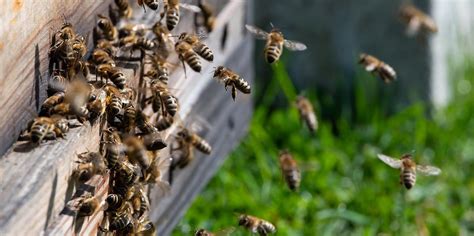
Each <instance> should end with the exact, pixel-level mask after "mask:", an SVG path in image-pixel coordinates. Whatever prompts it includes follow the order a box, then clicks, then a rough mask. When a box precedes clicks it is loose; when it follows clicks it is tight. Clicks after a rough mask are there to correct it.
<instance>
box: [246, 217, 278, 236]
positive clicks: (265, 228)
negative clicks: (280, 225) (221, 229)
mask: <svg viewBox="0 0 474 236" xmlns="http://www.w3.org/2000/svg"><path fill="white" fill-rule="evenodd" d="M239 226H243V227H244V228H246V229H248V230H250V231H251V232H252V233H258V234H259V235H262V236H264V235H268V234H273V233H275V232H276V228H275V226H274V225H273V224H272V223H270V222H268V221H266V220H263V219H260V218H258V217H255V216H250V215H240V217H239Z"/></svg>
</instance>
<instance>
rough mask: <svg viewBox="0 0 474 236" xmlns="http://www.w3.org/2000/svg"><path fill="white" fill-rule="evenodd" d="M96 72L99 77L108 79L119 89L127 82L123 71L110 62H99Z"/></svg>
mask: <svg viewBox="0 0 474 236" xmlns="http://www.w3.org/2000/svg"><path fill="white" fill-rule="evenodd" d="M97 73H98V74H99V75H100V77H101V78H106V79H110V80H111V81H112V83H114V84H115V86H117V88H119V89H124V88H125V85H126V84H127V78H125V75H124V74H123V72H122V71H121V70H120V69H119V68H117V67H114V66H112V65H110V64H100V65H99V66H97Z"/></svg>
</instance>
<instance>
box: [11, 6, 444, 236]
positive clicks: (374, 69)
mask: <svg viewBox="0 0 474 236" xmlns="http://www.w3.org/2000/svg"><path fill="white" fill-rule="evenodd" d="M114 2H115V4H114V5H112V6H111V7H110V14H109V17H107V16H104V15H98V17H97V24H96V26H95V27H94V30H93V41H94V48H93V50H92V52H90V53H89V50H88V45H87V41H88V37H83V36H82V35H79V34H77V33H76V32H75V30H74V27H73V26H72V25H71V24H70V23H67V22H65V23H64V24H63V26H62V27H61V29H59V30H57V31H56V32H55V33H54V35H53V37H52V45H51V48H50V52H49V53H50V58H51V61H52V64H53V65H54V67H53V71H52V72H51V77H50V82H49V84H48V94H49V97H48V98H47V99H46V100H45V102H44V103H43V105H42V107H41V110H40V112H39V116H38V117H37V118H35V119H34V120H33V121H32V122H31V123H30V124H29V127H28V129H27V130H25V132H24V133H23V134H21V135H20V139H23V140H28V141H29V142H31V143H33V144H35V145H40V144H41V143H42V142H43V141H45V140H54V139H57V138H62V137H65V135H66V133H67V132H68V130H69V128H70V127H74V122H72V121H73V120H77V121H78V122H79V123H84V122H90V123H91V124H92V123H94V122H96V121H99V122H100V127H101V129H102V130H101V137H100V148H99V150H97V151H95V152H85V153H81V154H79V155H78V159H77V168H76V169H75V170H74V172H73V176H74V178H75V179H77V180H78V181H79V182H81V183H84V182H86V181H88V180H90V179H91V178H92V177H93V176H95V175H105V174H107V173H108V174H109V176H110V178H109V179H110V180H109V181H110V182H109V194H108V196H107V197H106V199H105V201H103V202H100V201H99V199H98V197H96V196H94V195H93V194H92V193H86V194H83V195H82V196H80V197H79V198H77V199H75V201H74V206H73V208H74V209H75V210H76V211H77V216H79V217H87V216H91V215H93V214H95V213H96V212H97V211H104V212H105V217H104V219H105V223H104V224H102V225H101V227H100V230H101V231H104V232H110V233H115V234H118V235H127V234H143V235H153V234H155V230H156V228H155V226H154V224H153V223H152V222H151V221H150V220H149V218H148V213H149V211H150V203H149V200H148V196H147V194H146V190H147V186H148V185H151V184H153V185H157V186H158V187H159V188H160V189H161V190H162V191H163V192H167V191H169V189H170V184H169V182H167V181H165V180H164V178H163V175H164V173H165V172H166V171H168V172H169V173H170V177H169V178H168V180H169V181H171V179H172V178H171V177H172V171H173V170H174V169H175V168H184V167H186V166H187V165H188V164H189V163H190V161H192V160H193V155H194V154H193V152H194V149H197V150H198V151H200V152H202V153H204V154H207V155H209V154H210V153H211V152H212V148H211V146H210V145H209V143H207V142H206V141H205V140H204V139H203V138H202V137H200V136H199V135H198V134H197V133H196V132H195V131H193V130H191V129H188V128H186V127H185V126H184V125H183V124H182V122H181V120H180V119H179V116H178V111H179V107H180V106H179V100H178V97H177V96H176V95H175V94H173V93H172V91H171V89H170V88H169V87H168V81H169V79H170V71H171V70H172V68H173V66H174V65H173V64H172V63H170V62H168V61H167V58H168V56H169V55H171V54H172V53H176V54H177V55H178V58H179V60H180V61H181V64H182V66H183V68H184V71H185V74H186V66H189V67H190V68H191V69H192V70H193V71H195V72H200V71H201V68H202V64H201V63H202V62H201V59H204V60H206V61H208V62H212V61H213V60H214V54H213V52H212V50H211V49H210V48H209V47H208V46H207V45H206V44H205V43H203V42H202V37H203V35H202V34H197V33H189V32H183V33H181V34H179V35H173V34H171V31H172V30H173V29H175V27H176V26H177V24H178V22H179V20H180V10H181V9H186V10H190V11H192V12H195V26H196V32H198V31H199V32H202V31H205V32H207V33H209V32H211V31H212V30H213V29H214V26H215V20H216V19H215V14H214V12H213V10H212V7H211V6H209V5H208V4H207V3H206V2H204V1H202V0H199V2H198V5H196V6H195V5H191V4H184V3H180V2H179V1H178V0H164V1H163V2H162V4H163V6H162V7H161V8H160V5H161V3H160V1H158V0H138V1H137V2H138V4H139V5H140V6H142V7H143V9H144V10H145V11H146V10H147V9H151V10H153V11H157V10H159V9H162V10H161V12H160V20H158V21H157V22H156V23H155V24H154V25H152V26H151V27H148V26H146V25H139V24H133V23H132V21H131V18H132V15H133V8H132V6H131V5H130V3H129V2H128V1H127V0H115V1H114ZM400 15H401V18H402V19H403V21H404V22H405V23H406V24H407V25H408V29H407V34H408V35H418V34H425V33H429V32H436V31H437V28H436V25H435V24H434V22H433V20H431V18H430V17H429V16H427V15H426V14H424V13H423V12H421V11H420V10H418V9H417V8H415V7H414V6H412V5H405V6H403V7H402V8H401V14H400ZM163 20H164V23H163ZM245 27H246V29H247V30H248V31H249V32H250V33H252V34H253V35H254V36H255V37H256V38H257V39H262V40H266V45H265V49H264V55H265V60H266V61H267V62H268V63H270V64H272V63H275V62H277V61H278V60H279V58H280V56H281V54H282V52H283V48H287V49H289V50H292V51H302V50H305V49H306V45H304V44H303V43H300V42H297V41H291V40H287V39H285V38H284V36H283V34H282V32H281V31H279V30H278V29H276V28H274V27H273V25H272V30H271V31H270V32H266V31H264V30H262V29H260V28H257V27H255V26H251V25H246V26H245ZM135 52H139V54H140V56H139V57H134V54H136V53H135ZM127 53H129V54H130V56H126V54H127ZM134 61H139V62H140V63H141V66H142V68H144V69H143V71H142V73H141V76H140V80H142V81H144V82H143V86H141V87H137V86H134V85H133V84H132V80H131V79H130V78H127V77H128V76H127V75H126V73H125V72H124V69H123V67H121V66H119V65H120V63H130V62H134ZM359 63H360V64H362V65H363V66H364V68H365V70H367V71H368V72H371V73H373V74H375V75H376V76H378V77H380V78H381V79H382V80H383V81H384V82H386V83H389V82H392V81H394V80H395V79H396V72H395V70H394V69H393V68H392V67H391V66H390V65H388V64H387V63H385V62H383V61H381V60H379V59H377V58H376V57H374V56H371V55H368V54H365V53H363V54H361V55H360V61H359ZM91 74H94V75H95V80H94V79H90V78H91V77H93V76H91ZM213 77H214V78H215V79H216V80H217V81H219V82H221V83H223V84H224V87H225V89H226V90H227V88H228V87H231V97H232V99H233V100H235V99H236V96H237V92H241V93H243V94H250V93H251V88H250V85H249V83H248V82H247V81H245V80H244V79H243V78H242V77H241V76H239V75H238V74H237V73H235V72H233V71H232V70H231V69H229V68H226V67H224V66H218V67H216V69H215V70H214V74H213ZM295 104H296V107H297V109H298V111H299V114H300V117H301V119H302V120H303V122H304V123H305V125H306V126H307V128H308V129H309V130H310V132H313V133H314V132H316V131H317V129H318V121H317V118H316V114H315V111H314V108H313V106H312V104H311V102H310V101H309V100H308V99H307V98H305V97H304V96H298V98H297V100H296V101H295ZM148 106H151V110H152V111H153V114H152V115H153V116H152V115H148V114H146V113H145V112H144V110H145V109H146V108H147V107H148ZM152 117H155V118H154V119H152ZM175 123H177V125H178V126H179V131H177V133H176V134H175V135H173V137H174V138H173V141H172V143H171V145H170V148H169V149H170V157H169V158H165V157H161V156H160V155H159V152H158V151H159V150H161V149H163V148H165V147H167V146H168V144H167V143H165V141H164V140H163V139H162V137H161V133H160V132H162V131H164V130H167V129H169V128H170V127H171V126H172V125H173V124H175ZM378 157H379V159H380V160H382V161H383V162H384V163H386V164H388V165H389V166H391V167H393V168H399V169H401V175H400V181H401V183H403V184H404V186H405V187H406V188H407V189H410V188H411V187H413V186H414V184H415V179H416V175H415V174H416V171H419V172H421V173H424V174H428V175H437V174H439V173H440V172H441V171H440V170H439V169H438V168H436V167H432V166H422V165H416V164H415V162H414V161H413V160H412V155H410V154H406V155H404V156H402V158H401V159H394V158H391V157H388V156H386V155H382V154H380V155H379V156H378ZM279 163H280V168H281V172H282V175H283V177H284V179H285V181H286V183H287V185H288V187H289V188H290V189H291V190H293V191H297V190H298V189H299V186H300V182H301V172H300V169H299V167H298V165H297V162H296V160H295V159H294V158H293V156H292V155H291V153H290V152H289V151H287V150H284V151H281V152H280V154H279ZM238 225H240V226H243V227H245V228H246V229H248V230H250V231H251V232H253V233H258V234H259V235H267V234H272V233H275V232H276V227H275V226H274V225H273V224H271V223H270V222H268V221H266V220H263V219H260V218H258V217H255V216H251V215H245V214H242V215H240V216H239V220H238ZM195 235H215V234H213V233H211V232H208V231H206V230H204V229H200V230H198V231H197V232H196V234H195Z"/></svg>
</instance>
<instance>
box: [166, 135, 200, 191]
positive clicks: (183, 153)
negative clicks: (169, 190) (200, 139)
mask: <svg viewBox="0 0 474 236" xmlns="http://www.w3.org/2000/svg"><path fill="white" fill-rule="evenodd" d="M170 156H171V164H170V169H169V172H168V174H169V177H168V180H169V182H170V184H171V183H172V182H173V171H174V170H175V169H176V167H179V168H180V169H182V168H184V167H186V166H187V165H188V164H189V163H190V162H191V161H192V160H193V159H194V153H193V145H192V144H191V143H189V142H187V141H186V140H185V139H184V138H182V137H181V136H177V137H176V139H175V142H173V144H172V146H171V148H170Z"/></svg>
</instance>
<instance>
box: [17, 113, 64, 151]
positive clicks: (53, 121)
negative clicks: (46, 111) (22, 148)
mask: <svg viewBox="0 0 474 236" xmlns="http://www.w3.org/2000/svg"><path fill="white" fill-rule="evenodd" d="M67 124H68V122H67V120H66V119H65V118H63V117H61V116H52V117H43V116H40V117H36V118H35V119H34V120H33V121H32V122H31V124H30V127H29V129H28V130H29V131H28V132H27V133H26V134H22V135H21V136H20V139H23V138H29V139H30V140H31V142H32V143H34V144H40V143H41V141H43V140H44V139H48V140H52V139H56V138H57V137H65V134H66V132H67V131H68V128H69V126H68V125H67Z"/></svg>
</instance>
